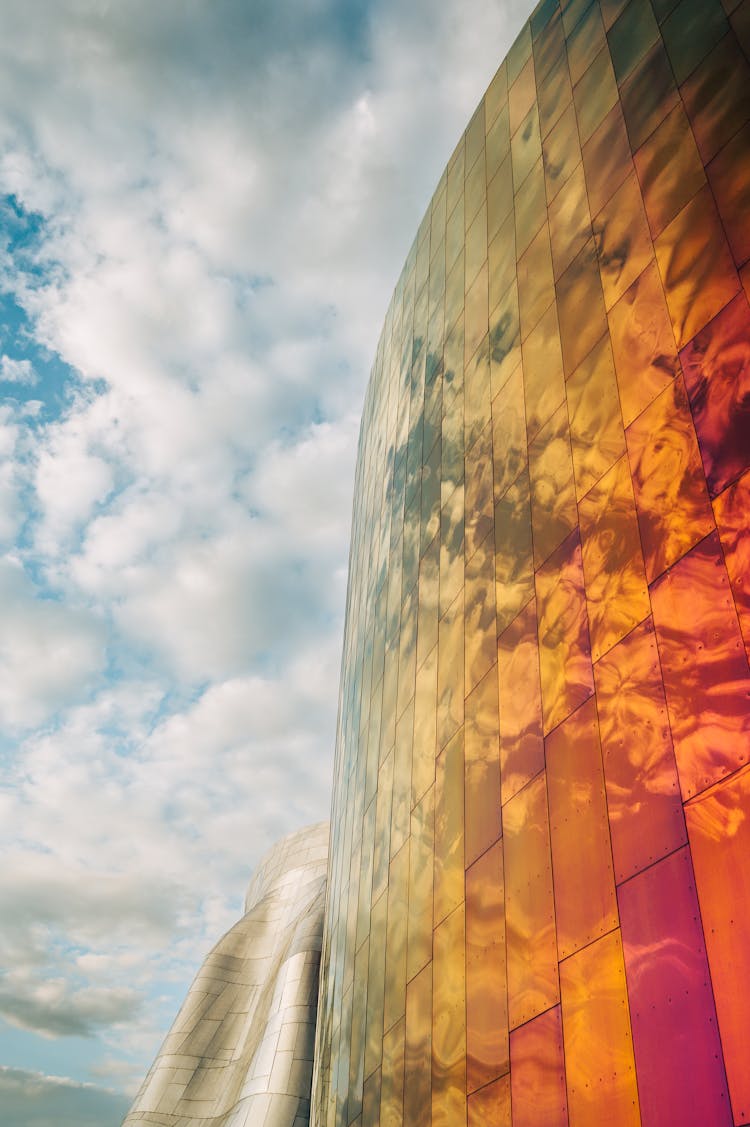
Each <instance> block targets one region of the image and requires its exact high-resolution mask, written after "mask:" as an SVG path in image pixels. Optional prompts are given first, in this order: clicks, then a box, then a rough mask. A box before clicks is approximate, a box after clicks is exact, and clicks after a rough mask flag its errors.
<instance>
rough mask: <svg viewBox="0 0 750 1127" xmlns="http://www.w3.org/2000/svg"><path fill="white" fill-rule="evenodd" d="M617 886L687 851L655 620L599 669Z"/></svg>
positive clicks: (616, 649)
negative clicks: (667, 857) (674, 853)
mask: <svg viewBox="0 0 750 1127" xmlns="http://www.w3.org/2000/svg"><path fill="white" fill-rule="evenodd" d="M594 679H595V682H596V700H597V706H598V711H599V731H600V735H601V741H602V754H603V759H604V779H605V783H606V788H607V803H608V807H609V824H610V830H611V833H612V852H613V854H614V862H615V876H616V879H617V882H618V883H619V882H620V881H623V880H627V878H628V877H631V876H633V874H634V873H637V872H640V870H641V869H644V868H646V866H647V865H650V864H651V863H652V862H654V861H656V860H658V859H659V858H660V857H663V856H664V855H665V854H667V853H671V852H672V850H674V849H676V848H677V847H678V846H680V845H682V844H683V843H684V841H685V821H684V818H683V814H682V802H681V800H680V787H679V783H678V780H677V764H676V763H675V758H674V751H673V750H672V736H671V732H670V728H669V721H668V719H667V705H666V701H665V699H664V688H663V686H662V681H661V669H660V667H659V655H658V653H657V650H656V638H655V637H654V628H653V624H652V623H651V620H650V619H649V620H648V621H647V622H645V623H643V625H642V626H639V627H637V628H636V629H635V630H633V631H632V632H631V633H630V634H629V635H628V636H627V637H626V638H624V639H623V641H622V642H620V643H619V644H618V645H616V646H615V647H614V649H612V650H610V651H609V653H608V654H607V655H606V657H603V658H602V659H601V660H600V661H598V662H597V663H596V665H595V666H594Z"/></svg>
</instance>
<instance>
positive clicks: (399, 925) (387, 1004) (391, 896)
mask: <svg viewBox="0 0 750 1127" xmlns="http://www.w3.org/2000/svg"><path fill="white" fill-rule="evenodd" d="M408 891H409V843H408V842H407V843H406V845H404V846H403V847H402V849H401V850H400V851H399V852H398V853H397V854H396V856H395V857H394V858H393V860H392V861H391V865H390V873H389V879H388V924H387V929H386V951H385V1001H384V1006H383V1028H384V1029H390V1028H391V1026H392V1025H393V1024H394V1023H395V1022H396V1021H397V1020H398V1019H399V1018H401V1017H403V1014H404V1009H405V1005H406V929H407V921H408Z"/></svg>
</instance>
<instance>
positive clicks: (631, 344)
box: [609, 260, 677, 426]
mask: <svg viewBox="0 0 750 1127" xmlns="http://www.w3.org/2000/svg"><path fill="white" fill-rule="evenodd" d="M609 333H610V337H611V340H612V352H613V354H614V360H615V370H616V372H617V383H618V386H619V389H620V404H621V407H622V418H623V422H624V424H625V426H628V425H629V424H630V423H632V421H633V419H635V418H636V416H637V415H640V413H641V411H642V410H643V409H644V407H647V406H648V405H649V403H651V402H652V400H654V399H655V398H656V396H657V395H658V394H659V392H660V391H662V390H663V389H664V388H665V387H666V386H667V384H668V383H669V382H670V381H671V379H672V378H673V376H674V375H675V373H676V372H677V349H676V347H675V343H674V335H673V333H672V326H671V324H670V322H669V312H668V310H667V303H666V300H665V298H664V290H663V289H662V285H661V281H660V279H659V272H658V270H657V268H656V263H655V262H654V261H653V260H652V262H651V263H650V265H649V266H647V267H646V269H645V270H644V271H643V273H642V274H641V276H640V277H639V278H638V279H637V280H636V281H635V282H634V283H633V285H632V286H631V287H630V289H629V290H628V291H627V293H625V294H623V296H622V297H621V298H620V300H619V301H618V302H617V304H616V305H615V306H614V308H613V309H611V310H610V311H609Z"/></svg>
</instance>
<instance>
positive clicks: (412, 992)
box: [404, 964, 432, 1127]
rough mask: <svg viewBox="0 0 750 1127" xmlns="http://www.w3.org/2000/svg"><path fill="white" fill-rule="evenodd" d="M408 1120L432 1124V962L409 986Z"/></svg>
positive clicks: (419, 1126) (417, 1126)
mask: <svg viewBox="0 0 750 1127" xmlns="http://www.w3.org/2000/svg"><path fill="white" fill-rule="evenodd" d="M404 1065H405V1067H404V1123H409V1124H411V1127H432V1123H431V1115H430V1104H431V1095H432V1093H431V1084H430V1082H431V1079H432V1076H431V1073H432V964H430V965H429V966H426V967H425V968H424V969H423V970H422V971H421V972H420V973H419V974H418V975H417V976H416V978H413V979H412V981H411V982H410V983H409V985H408V986H407V987H406V1045H405V1053H404Z"/></svg>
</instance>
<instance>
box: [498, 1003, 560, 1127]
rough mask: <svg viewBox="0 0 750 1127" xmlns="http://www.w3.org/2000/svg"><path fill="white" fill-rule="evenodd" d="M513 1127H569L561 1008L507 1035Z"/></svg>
mask: <svg viewBox="0 0 750 1127" xmlns="http://www.w3.org/2000/svg"><path fill="white" fill-rule="evenodd" d="M510 1068H511V1072H510V1075H511V1094H512V1107H513V1127H540V1125H541V1124H544V1127H568V1101H567V1095H566V1091H565V1056H564V1054H563V1034H562V1020H561V1017H560V1007H559V1006H554V1007H553V1008H552V1009H551V1010H547V1011H546V1013H543V1014H540V1015H539V1017H535V1018H534V1019H533V1021H527V1022H526V1024H525V1025H522V1026H520V1027H519V1028H518V1029H514V1030H513V1032H512V1033H511V1035H510Z"/></svg>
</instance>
